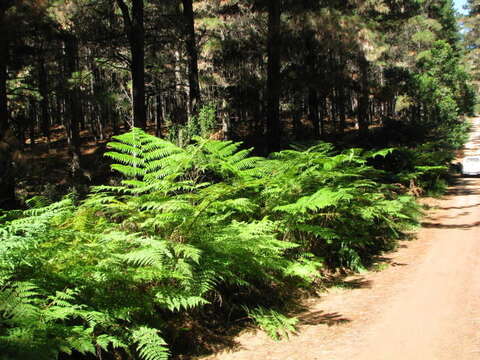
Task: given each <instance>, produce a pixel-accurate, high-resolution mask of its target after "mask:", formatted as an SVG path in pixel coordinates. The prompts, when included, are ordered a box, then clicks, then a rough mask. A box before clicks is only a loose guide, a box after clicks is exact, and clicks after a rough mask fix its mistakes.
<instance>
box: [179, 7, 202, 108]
mask: <svg viewBox="0 0 480 360" xmlns="http://www.w3.org/2000/svg"><path fill="white" fill-rule="evenodd" d="M182 2H183V16H184V17H185V25H186V28H185V32H186V33H185V35H186V42H185V43H186V48H187V62H188V85H189V92H188V98H189V99H188V107H189V109H188V112H189V114H190V116H192V115H196V114H197V112H198V110H199V109H198V106H199V104H200V100H201V98H200V84H199V81H198V52H197V44H196V40H195V19H194V14H193V4H192V0H182Z"/></svg>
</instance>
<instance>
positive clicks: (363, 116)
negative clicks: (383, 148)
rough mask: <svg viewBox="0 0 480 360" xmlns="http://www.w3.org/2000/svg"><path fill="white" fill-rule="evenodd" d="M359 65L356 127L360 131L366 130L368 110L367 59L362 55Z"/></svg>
mask: <svg viewBox="0 0 480 360" xmlns="http://www.w3.org/2000/svg"><path fill="white" fill-rule="evenodd" d="M358 65H359V67H360V97H359V99H358V128H359V130H360V132H362V133H365V132H367V131H368V123H369V118H368V110H369V107H370V106H369V88H368V72H369V66H368V61H367V59H365V57H364V56H359V58H358Z"/></svg>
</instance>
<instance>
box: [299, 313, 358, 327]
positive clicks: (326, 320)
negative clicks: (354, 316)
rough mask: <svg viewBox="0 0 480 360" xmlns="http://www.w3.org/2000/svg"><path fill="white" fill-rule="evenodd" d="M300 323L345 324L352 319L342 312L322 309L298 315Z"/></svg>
mask: <svg viewBox="0 0 480 360" xmlns="http://www.w3.org/2000/svg"><path fill="white" fill-rule="evenodd" d="M298 320H300V321H299V324H300V325H320V324H324V325H328V326H333V325H338V324H345V323H349V322H351V320H350V319H347V318H345V317H343V315H342V314H339V313H336V312H334V313H325V312H324V311H322V310H319V311H314V312H310V313H308V314H305V315H301V316H299V317H298Z"/></svg>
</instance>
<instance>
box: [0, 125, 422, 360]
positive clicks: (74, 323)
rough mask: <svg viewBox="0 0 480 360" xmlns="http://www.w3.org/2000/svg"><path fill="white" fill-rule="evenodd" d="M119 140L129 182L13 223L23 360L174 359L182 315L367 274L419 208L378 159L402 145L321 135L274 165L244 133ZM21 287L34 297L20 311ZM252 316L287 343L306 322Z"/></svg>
mask: <svg viewBox="0 0 480 360" xmlns="http://www.w3.org/2000/svg"><path fill="white" fill-rule="evenodd" d="M109 147H110V149H111V151H110V152H108V153H107V156H109V157H110V158H111V159H113V161H114V165H112V167H113V169H115V170H117V171H118V172H119V173H120V174H121V175H122V177H123V180H122V181H121V183H120V184H119V185H116V186H97V187H95V188H93V189H92V190H91V193H90V195H89V196H88V198H87V199H86V200H85V201H83V202H82V203H80V204H79V203H77V202H76V200H75V199H74V198H73V197H67V198H65V199H64V200H62V201H60V202H57V203H53V204H50V205H48V204H46V203H45V202H44V201H43V200H42V199H40V198H37V199H33V200H32V201H30V204H31V206H32V208H31V209H29V210H26V211H24V212H18V211H17V212H11V213H8V214H7V215H5V216H4V217H3V220H2V224H1V225H0V234H1V237H2V241H1V242H0V275H2V279H3V280H2V281H3V283H2V284H4V285H3V287H2V289H3V290H2V293H1V298H0V301H1V304H0V307H1V308H2V309H3V313H4V314H5V316H4V318H3V320H2V321H3V322H2V326H0V329H1V331H2V333H1V336H0V347H2V348H5V349H7V350H6V351H8V352H5V353H6V354H9V355H8V356H10V358H18V357H19V356H20V357H22V358H29V357H32V358H33V357H34V355H33V354H36V353H37V351H40V350H39V349H48V351H46V350H45V354H48V355H46V358H50V359H51V358H58V355H59V354H60V353H66V354H69V353H71V352H72V351H76V352H80V353H85V354H86V353H92V354H97V355H98V354H101V353H102V352H104V353H105V352H107V353H115V352H116V351H120V350H121V351H122V352H123V353H125V354H127V355H128V358H131V359H137V358H139V359H148V360H150V359H165V358H167V357H168V354H169V350H168V346H167V343H166V340H164V339H168V334H169V333H171V330H172V329H171V326H172V323H171V319H173V318H178V319H179V318H181V316H182V315H186V314H188V315H189V316H194V314H195V313H196V311H198V310H199V309H201V308H202V307H203V306H205V305H206V304H211V305H214V306H218V305H219V304H218V303H216V299H222V298H223V296H224V295H226V294H229V293H232V292H233V291H234V290H233V289H244V290H245V291H247V292H258V291H264V290H265V289H272V290H273V289H275V291H276V292H278V291H279V290H280V289H284V290H285V291H284V293H285V292H286V289H292V288H295V287H307V286H311V284H313V283H314V282H315V280H316V279H318V278H319V276H320V270H321V269H322V268H323V267H324V266H325V265H328V266H332V267H344V268H351V269H361V268H362V267H363V266H364V265H365V264H366V263H368V261H369V259H370V258H371V256H372V255H373V254H375V253H378V252H379V251H382V250H385V249H389V248H392V247H393V246H394V244H395V241H396V239H398V238H400V237H401V235H402V232H403V231H404V230H406V229H409V228H410V227H411V226H414V225H415V224H416V218H417V216H418V207H417V206H416V205H415V202H414V200H413V198H412V197H410V196H406V195H399V194H398V189H396V188H395V187H393V186H391V185H388V184H387V183H384V182H382V181H383V179H384V178H385V173H384V172H382V171H380V170H376V169H375V168H373V167H372V166H371V165H369V162H370V161H371V160H372V159H378V158H383V157H385V156H388V155H389V154H391V153H392V151H393V150H392V149H386V150H382V151H379V152H365V151H362V150H361V149H350V150H348V151H345V152H343V153H334V152H333V150H332V147H331V146H330V145H328V144H324V143H321V144H318V145H316V146H313V147H311V148H308V149H301V148H296V149H291V150H284V151H281V152H279V153H276V154H272V156H271V158H268V159H266V158H260V157H253V156H251V155H250V151H249V150H246V149H242V148H241V144H239V143H234V142H231V141H216V140H207V139H204V138H201V137H194V138H193V139H192V143H190V144H189V145H186V146H185V147H183V148H182V147H179V146H177V145H175V144H173V143H171V142H168V141H165V140H162V139H159V138H156V137H154V136H151V135H149V134H147V133H145V132H143V131H141V130H139V129H133V130H132V131H131V132H129V133H127V134H123V135H120V136H117V137H115V139H114V141H113V142H112V143H110V144H109ZM13 292H15V293H21V294H23V295H20V296H16V298H17V303H18V304H17V303H15V304H13V305H12V304H10V303H9V302H8V299H9V298H10V297H11V296H12V293H13ZM280 293H281V291H280ZM258 300H259V305H262V303H261V299H258ZM240 305H241V304H240ZM12 306H13V307H14V308H12ZM8 314H13V315H8ZM250 316H251V317H252V318H254V319H255V321H256V322H257V323H258V324H259V325H260V326H261V327H263V328H264V329H266V331H267V332H269V333H270V334H271V335H272V336H276V337H280V336H283V335H286V334H287V333H288V332H292V331H294V326H295V323H296V320H295V319H288V318H286V317H284V316H283V315H280V314H279V313H277V312H275V311H270V310H268V309H266V308H262V307H258V308H256V309H255V310H252V311H250ZM21 334H23V335H21ZM160 334H161V335H160ZM20 342H22V344H24V345H23V346H21V347H19V346H18V344H19V343H20ZM42 351H43V350H42ZM6 358H8V357H6Z"/></svg>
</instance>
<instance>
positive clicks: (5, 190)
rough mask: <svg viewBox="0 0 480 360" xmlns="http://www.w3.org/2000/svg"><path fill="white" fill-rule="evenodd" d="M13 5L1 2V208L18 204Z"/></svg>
mask: <svg viewBox="0 0 480 360" xmlns="http://www.w3.org/2000/svg"><path fill="white" fill-rule="evenodd" d="M11 6H13V1H12V0H2V1H1V2H0V209H12V208H15V207H16V206H17V201H16V197H15V183H16V175H15V172H14V168H13V166H12V160H13V153H14V152H15V151H16V149H15V146H14V145H15V143H16V142H17V141H16V138H15V136H14V135H13V133H12V131H11V130H10V129H9V126H8V117H9V112H8V100H7V78H8V74H7V66H8V60H9V59H8V49H9V31H8V30H9V29H8V26H7V24H6V11H7V10H8V9H9V8H10V7H11Z"/></svg>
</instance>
